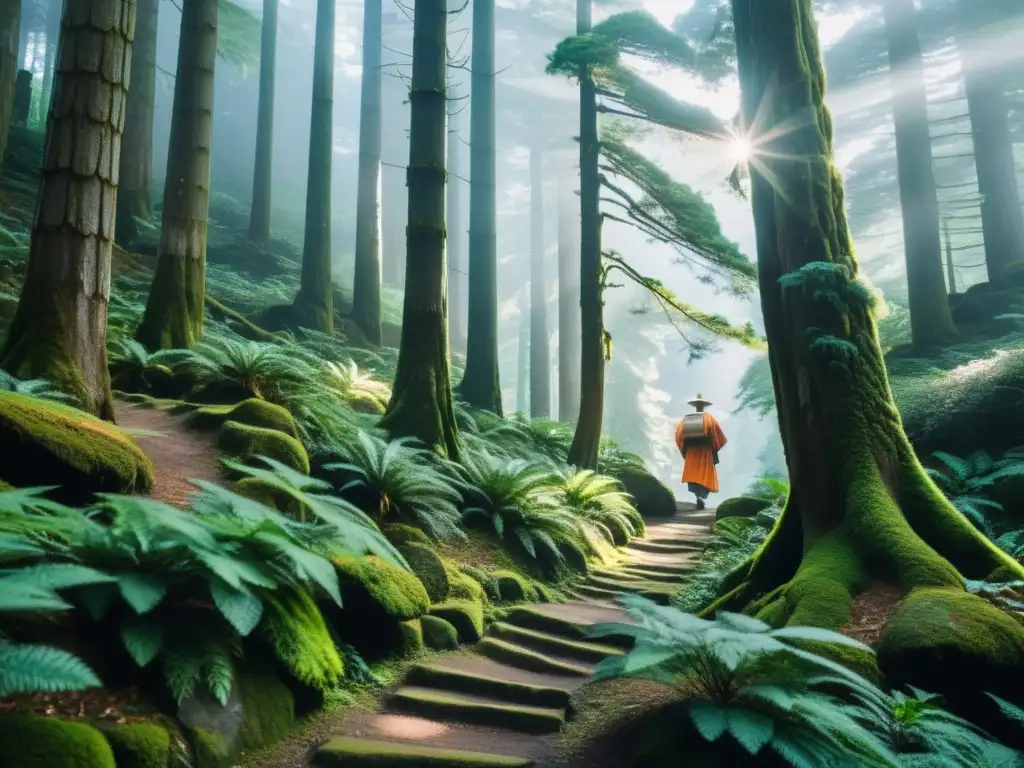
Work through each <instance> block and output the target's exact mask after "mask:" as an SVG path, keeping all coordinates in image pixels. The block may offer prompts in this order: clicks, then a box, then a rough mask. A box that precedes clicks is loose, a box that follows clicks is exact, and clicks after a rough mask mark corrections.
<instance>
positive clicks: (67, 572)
mask: <svg viewBox="0 0 1024 768" xmlns="http://www.w3.org/2000/svg"><path fill="white" fill-rule="evenodd" d="M0 579H2V582H0V583H2V584H5V585H6V584H24V585H27V586H33V587H37V588H39V589H53V590H58V589H68V588H70V587H81V586H85V585H89V584H103V583H109V582H112V581H115V578H114V577H113V576H108V575H107V574H105V573H100V572H99V571H97V570H96V569H95V568H89V567H87V566H84V565H79V564H78V563H41V564H39V565H33V566H29V567H27V568H18V569H16V570H10V571H3V572H0Z"/></svg>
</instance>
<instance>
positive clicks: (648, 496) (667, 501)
mask: <svg viewBox="0 0 1024 768" xmlns="http://www.w3.org/2000/svg"><path fill="white" fill-rule="evenodd" d="M612 477H614V478H615V479H616V480H618V481H619V482H620V483H622V485H623V487H624V488H625V489H626V492H627V493H629V495H630V496H632V497H633V501H634V502H635V504H636V508H637V511H639V512H640V514H641V515H642V516H643V517H645V518H654V517H671V516H672V515H674V514H675V513H676V497H675V494H674V493H672V491H671V490H670V489H669V487H668V486H667V485H665V484H664V483H663V482H661V481H660V480H659V479H658V478H656V477H655V476H654V475H652V474H651V473H650V472H648V471H647V470H645V469H642V468H640V467H623V468H621V469H616V470H615V471H614V472H613V473H612Z"/></svg>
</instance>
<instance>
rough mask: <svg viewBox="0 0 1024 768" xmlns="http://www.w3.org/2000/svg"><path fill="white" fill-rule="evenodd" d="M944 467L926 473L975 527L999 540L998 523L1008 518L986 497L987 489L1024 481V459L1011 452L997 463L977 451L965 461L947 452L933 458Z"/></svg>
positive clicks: (929, 468)
mask: <svg viewBox="0 0 1024 768" xmlns="http://www.w3.org/2000/svg"><path fill="white" fill-rule="evenodd" d="M932 458H933V459H934V460H936V461H937V462H938V463H939V464H940V467H938V468H936V467H928V468H926V470H925V471H926V472H927V473H928V476H929V477H931V479H932V481H933V482H934V483H935V484H936V485H937V486H938V488H939V490H940V491H942V493H943V494H944V495H945V496H946V497H947V498H948V499H949V500H950V501H951V502H952V504H953V506H955V507H956V508H957V509H958V510H959V511H960V512H961V513H962V514H963V515H964V517H966V518H967V519H968V520H970V521H971V523H973V524H974V526H975V527H976V528H978V529H979V530H980V531H982V533H984V534H985V535H986V536H988V537H989V538H992V539H995V538H996V536H997V528H998V525H997V522H1000V521H1001V519H1002V518H1003V516H1004V512H1005V510H1004V509H1003V506H1002V504H1000V503H999V502H997V501H994V500H992V499H989V498H987V497H986V496H985V489H987V488H991V487H992V486H993V485H995V484H996V483H997V482H998V481H1000V480H1005V479H1007V478H1013V477H1024V456H1022V455H1021V454H1020V453H1018V452H1017V451H1007V452H1006V453H1005V454H1004V455H1003V457H1002V458H1001V459H999V460H995V459H993V458H992V456H990V455H989V454H988V453H986V452H985V451H975V452H974V453H972V454H970V455H969V456H967V457H965V458H961V457H959V456H954V455H952V454H949V453H945V452H943V451H936V452H935V453H933V454H932Z"/></svg>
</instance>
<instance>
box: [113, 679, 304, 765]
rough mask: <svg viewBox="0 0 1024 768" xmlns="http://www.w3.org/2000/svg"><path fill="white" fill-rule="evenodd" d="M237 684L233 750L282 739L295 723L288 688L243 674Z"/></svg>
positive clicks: (293, 704) (292, 704)
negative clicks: (239, 708) (237, 724)
mask: <svg viewBox="0 0 1024 768" xmlns="http://www.w3.org/2000/svg"><path fill="white" fill-rule="evenodd" d="M238 684H239V688H240V692H241V697H242V727H241V729H240V730H239V733H238V745H237V750H238V751H244V750H251V749H259V748H260V747H266V746H268V745H270V744H274V743H275V742H278V741H280V740H281V739H283V738H284V737H285V736H286V735H287V734H288V731H289V730H290V729H291V727H292V726H293V725H294V723H295V698H294V697H293V695H292V692H291V691H290V690H289V689H288V686H286V685H285V684H284V682H282V681H281V679H280V678H278V677H277V676H276V675H273V674H271V673H269V672H247V673H246V674H244V675H240V676H239V680H238ZM118 768H121V767H120V766H118Z"/></svg>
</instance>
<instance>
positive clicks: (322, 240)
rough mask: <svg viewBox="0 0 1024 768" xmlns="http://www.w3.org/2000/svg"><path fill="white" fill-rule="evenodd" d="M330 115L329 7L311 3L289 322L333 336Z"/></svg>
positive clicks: (325, 0)
mask: <svg viewBox="0 0 1024 768" xmlns="http://www.w3.org/2000/svg"><path fill="white" fill-rule="evenodd" d="M333 114H334V2H333V0H317V4H316V43H315V46H314V50H313V113H312V116H311V118H310V126H309V175H308V177H307V179H306V226H305V231H304V239H303V243H302V278H301V282H300V284H299V293H298V295H297V296H296V297H295V302H294V304H293V308H294V317H293V319H294V321H295V322H296V323H297V324H298V325H301V326H303V327H305V328H312V329H313V330H317V331H323V332H324V333H333V332H334V295H333V293H334V291H333V285H332V284H331V167H332V166H331V161H332V159H333V157H334V147H333V122H332V121H333Z"/></svg>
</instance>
